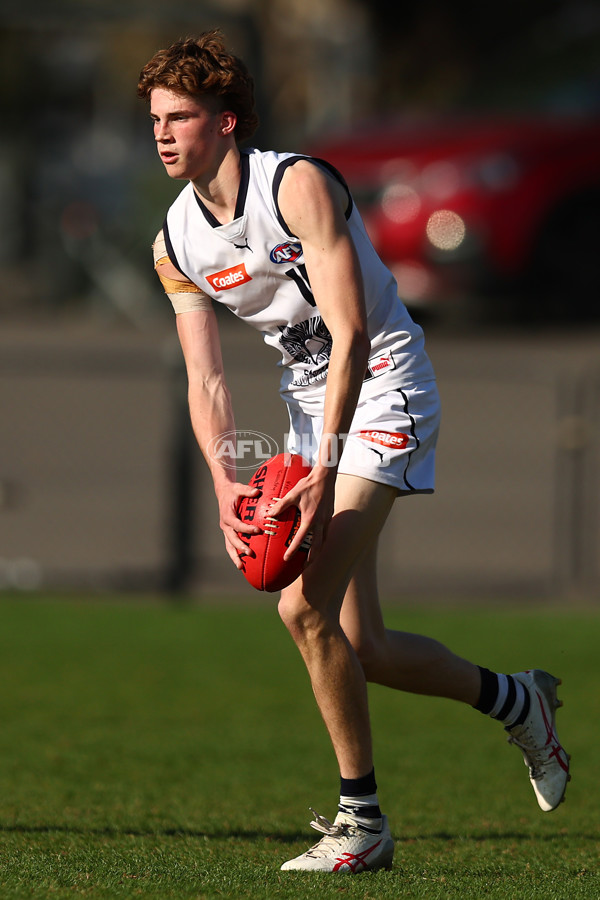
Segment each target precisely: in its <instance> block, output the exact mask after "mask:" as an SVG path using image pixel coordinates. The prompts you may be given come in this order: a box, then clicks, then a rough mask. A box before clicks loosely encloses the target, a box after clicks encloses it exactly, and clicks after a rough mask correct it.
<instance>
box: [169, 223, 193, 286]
mask: <svg viewBox="0 0 600 900" xmlns="http://www.w3.org/2000/svg"><path fill="white" fill-rule="evenodd" d="M163 235H164V238H165V247H166V248H167V253H168V255H169V259H170V260H171V262H172V263H173V265H174V266H175V268H176V269H177V270H178V271H179V272H181V274H182V275H183V276H184V277H185V278H187V279H188V281H192V279H191V278H190V276H189V275H187V274H186V272H184V271H183V269H182V268H181V266H180V265H179V263H178V262H177V255H176V253H175V251H174V249H173V244H172V243H171V236H170V234H169V226H168V224H167V220H166V219H165V221H164V222H163Z"/></svg>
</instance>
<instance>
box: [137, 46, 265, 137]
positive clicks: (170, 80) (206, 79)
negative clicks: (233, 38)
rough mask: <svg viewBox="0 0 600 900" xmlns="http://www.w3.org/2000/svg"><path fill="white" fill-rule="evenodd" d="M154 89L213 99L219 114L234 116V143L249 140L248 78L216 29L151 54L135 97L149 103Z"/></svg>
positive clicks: (252, 121) (252, 124)
mask: <svg viewBox="0 0 600 900" xmlns="http://www.w3.org/2000/svg"><path fill="white" fill-rule="evenodd" d="M154 88H163V89H166V90H169V91H173V92H174V93H177V94H189V95H190V96H192V97H196V98H201V99H209V98H214V99H215V100H216V101H217V102H218V109H219V111H221V112H224V111H225V110H231V112H234V113H235V114H236V117H237V125H236V127H235V137H236V140H237V141H238V142H240V141H244V140H246V139H247V138H249V137H251V136H252V135H253V134H254V132H255V131H256V128H257V127H258V116H257V115H256V112H255V109H254V81H253V79H252V76H251V75H250V73H249V72H248V69H247V68H246V66H245V64H244V63H243V62H242V60H241V59H239V58H238V57H237V56H234V55H233V54H232V53H229V51H228V50H227V49H226V48H225V44H224V42H223V35H222V33H221V32H220V31H218V30H216V31H206V32H204V34H201V35H200V36H199V37H198V38H187V39H186V40H182V41H176V43H174V44H172V45H171V46H170V47H168V48H167V49H166V50H159V51H158V52H157V53H155V54H154V56H153V57H152V59H151V60H150V61H149V62H147V63H146V65H145V66H144V68H143V69H142V71H141V72H140V80H139V83H138V89H137V92H138V96H139V97H141V98H142V100H150V94H151V92H152V91H153V89H154Z"/></svg>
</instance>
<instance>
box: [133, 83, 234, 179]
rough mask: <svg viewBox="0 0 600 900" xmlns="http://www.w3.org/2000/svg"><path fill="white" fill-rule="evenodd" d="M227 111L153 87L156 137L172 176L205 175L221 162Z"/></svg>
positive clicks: (152, 96)
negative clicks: (220, 111) (215, 110)
mask: <svg viewBox="0 0 600 900" xmlns="http://www.w3.org/2000/svg"><path fill="white" fill-rule="evenodd" d="M224 115H226V114H223V113H215V112H214V109H211V108H210V105H209V103H203V102H202V101H201V100H199V99H197V98H195V97H190V96H189V95H188V94H175V93H173V92H172V91H168V90H165V89H164V88H155V89H154V90H153V91H152V94H151V98H150V117H151V119H152V120H153V122H154V139H155V140H156V146H157V150H158V154H159V156H160V158H161V159H162V161H163V163H164V166H165V169H166V171H167V174H168V175H170V177H171V178H186V179H189V180H191V181H194V180H196V179H202V178H203V176H207V175H210V173H211V172H212V171H213V170H214V169H215V167H216V166H218V162H219V153H220V151H221V150H222V144H223V142H222V140H221V138H222V135H223V116H224Z"/></svg>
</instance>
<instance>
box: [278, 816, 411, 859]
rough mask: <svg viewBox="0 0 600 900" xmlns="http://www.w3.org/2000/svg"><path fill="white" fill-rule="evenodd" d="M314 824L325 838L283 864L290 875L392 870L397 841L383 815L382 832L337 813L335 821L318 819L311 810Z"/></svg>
mask: <svg viewBox="0 0 600 900" xmlns="http://www.w3.org/2000/svg"><path fill="white" fill-rule="evenodd" d="M311 812H312V813H313V815H314V817H315V818H314V821H313V822H311V823H310V824H311V826H312V827H313V828H314V829H315V830H316V831H320V832H322V834H323V835H324V837H322V838H321V840H320V841H318V842H317V843H316V844H315V845H314V847H311V848H310V850H307V851H306V853H302V854H301V856H297V857H296V858H295V859H290V860H288V862H285V863H284V864H283V865H282V867H281V868H282V869H283V870H284V871H287V872H290V871H292V872H343V873H349V874H352V875H356V874H357V873H358V872H366V871H370V872H373V871H375V870H376V869H391V867H392V860H393V858H394V842H393V840H392V836H391V834H390V829H389V826H388V822H387V817H386V816H382V819H381V823H382V824H381V831H379V832H375V831H370V830H368V829H366V828H364V827H362V826H361V825H357V823H356V822H355V820H354V819H353V818H352V817H351V816H348V815H346V814H345V813H338V814H337V816H336V817H335V822H333V823H332V822H330V821H329V820H328V819H326V818H324V816H319V815H318V814H317V813H316V812H315V811H314V809H312V808H311Z"/></svg>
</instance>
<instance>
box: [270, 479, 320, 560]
mask: <svg viewBox="0 0 600 900" xmlns="http://www.w3.org/2000/svg"><path fill="white" fill-rule="evenodd" d="M334 492H335V471H334V470H333V469H331V468H326V467H324V466H318V465H317V466H315V467H314V468H313V469H312V470H311V471H310V473H309V474H308V475H307V476H306V477H305V478H302V479H301V480H300V481H299V482H298V484H296V485H295V487H293V488H292V489H291V490H290V491H288V492H287V494H286V495H285V497H282V498H281V499H280V500H277V501H276V502H275V503H274V504H273V506H272V507H271V510H270V515H272V516H273V517H274V518H277V516H278V515H279V514H280V513H282V512H283V511H284V510H285V509H287V508H288V507H289V506H297V507H298V509H299V510H300V526H299V528H298V531H297V532H296V535H295V537H294V540H293V541H292V543H291V544H290V546H289V547H288V549H287V550H286V552H285V554H284V557H283V558H284V559H286V560H287V559H290V558H291V557H292V556H293V555H294V553H295V552H296V550H298V548H299V547H300V545H301V544H302V542H303V541H304V539H305V538H306V536H307V535H308V534H309V533H310V534H311V535H312V537H311V548H310V554H309V558H308V561H309V563H310V562H311V561H312V560H314V559H315V557H316V555H317V554H318V553H319V552H320V550H321V548H322V546H323V542H324V540H325V538H326V536H327V527H328V525H329V523H330V521H331V518H332V516H333V502H334Z"/></svg>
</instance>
